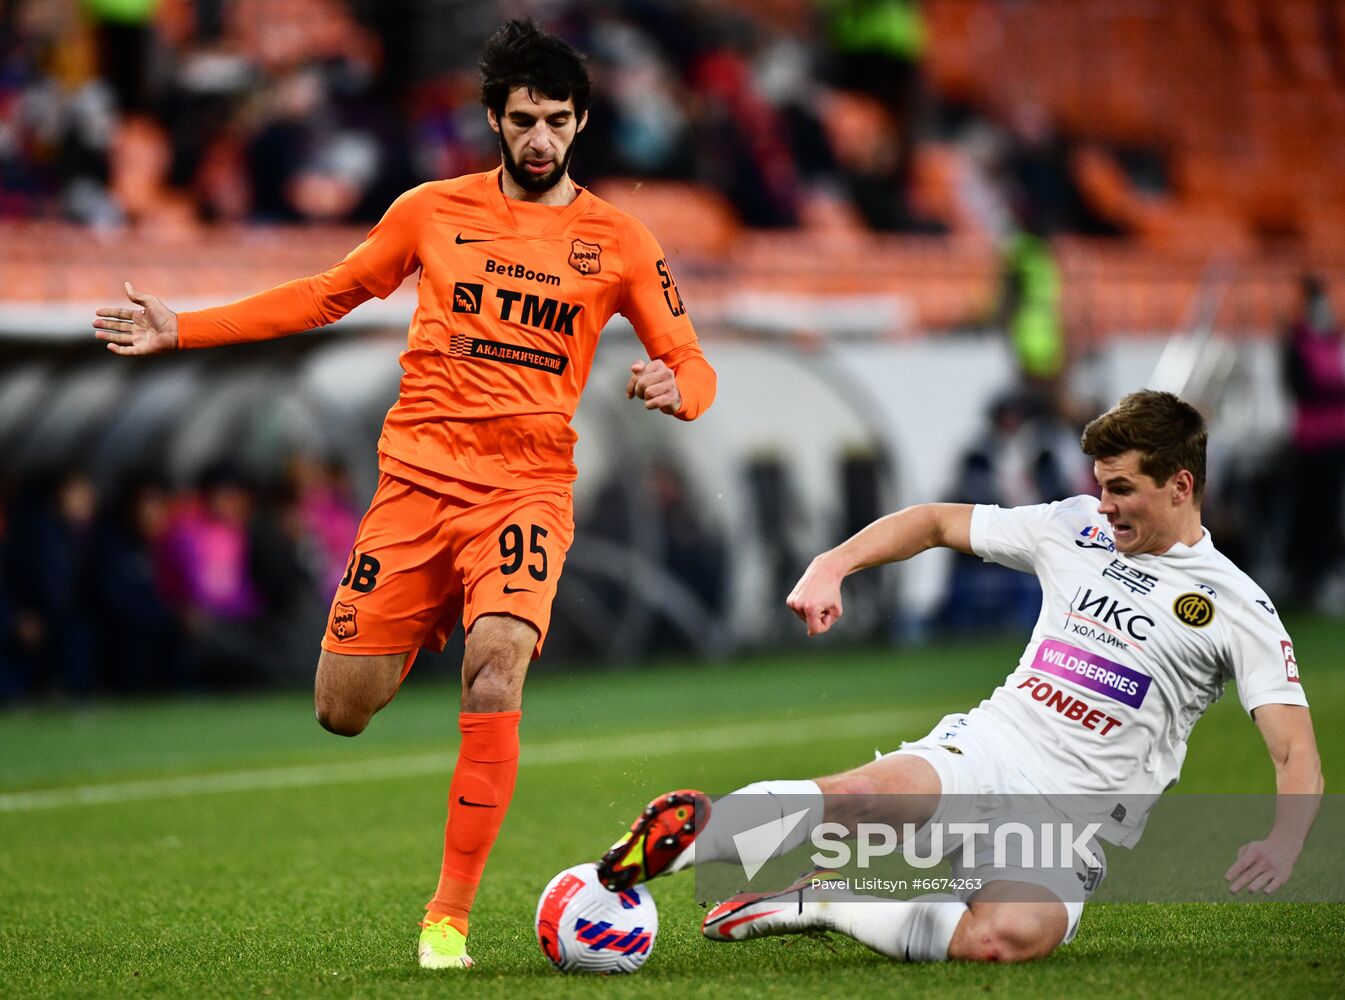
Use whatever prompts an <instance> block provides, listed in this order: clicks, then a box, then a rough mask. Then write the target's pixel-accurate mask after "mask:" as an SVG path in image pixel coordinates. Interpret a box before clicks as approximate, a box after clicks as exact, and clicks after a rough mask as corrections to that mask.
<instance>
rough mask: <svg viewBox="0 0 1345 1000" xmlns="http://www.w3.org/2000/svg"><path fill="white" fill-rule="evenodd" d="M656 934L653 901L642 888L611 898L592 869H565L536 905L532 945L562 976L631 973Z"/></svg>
mask: <svg viewBox="0 0 1345 1000" xmlns="http://www.w3.org/2000/svg"><path fill="white" fill-rule="evenodd" d="M657 934H658V910H657V909H656V908H655V906H654V897H653V896H651V895H649V890H648V889H646V888H645V887H644V886H642V885H637V886H635V887H634V888H633V889H627V890H626V891H625V892H612V891H610V890H608V889H606V888H604V887H603V885H602V883H601V882H599V881H598V866H597V865H595V864H592V863H589V864H582V865H575V866H574V867H573V868H567V869H565V871H563V872H561V873H560V874H559V875H557V876H556V877H555V878H553V879H552V880H551V881H550V882H549V883H548V884H547V887H546V889H544V890H543V891H542V898H541V899H539V900H538V901H537V943H538V944H540V945H541V946H542V953H543V954H544V955H546V957H547V958H548V959H549V960H550V962H551V964H552V965H554V966H555V967H556V968H557V969H559V970H560V971H561V972H634V971H635V970H636V969H638V968H639V967H640V966H642V965H644V963H645V960H646V959H648V958H649V953H650V952H651V951H653V949H654V937H655V936H656V935H657Z"/></svg>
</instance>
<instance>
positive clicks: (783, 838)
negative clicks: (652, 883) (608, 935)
mask: <svg viewBox="0 0 1345 1000" xmlns="http://www.w3.org/2000/svg"><path fill="white" fill-rule="evenodd" d="M748 795H750V796H752V798H751V799H742V798H739V796H748ZM767 796H772V797H773V798H767ZM780 796H785V797H784V798H780ZM823 808H824V803H823V799H822V789H821V788H819V787H818V786H817V782H816V781H806V780H805V781H758V782H756V783H754V784H751V785H747V786H745V787H743V788H740V789H738V790H737V791H736V792H733V793H731V794H730V795H727V796H725V797H724V798H722V799H720V800H719V801H718V802H716V803H715V804H714V807H713V808H712V809H711V810H710V821H709V822H708V823H706V824H705V829H704V830H702V831H701V832H700V834H699V836H697V837H696V839H695V841H694V842H692V844H691V846H690V847H688V848H687V849H686V850H685V851H683V852H682V853H681V854H679V855H678V856H677V859H676V860H675V861H674V862H673V863H672V864H671V865H669V866H668V872H669V874H671V873H672V872H678V871H681V870H682V869H683V868H687V867H689V866H691V865H694V864H699V863H702V862H706V861H732V862H740V863H742V864H744V865H753V864H756V865H760V864H764V863H765V862H767V861H769V860H770V859H771V858H778V857H780V856H782V855H785V854H788V853H789V852H790V851H792V850H793V849H794V848H796V847H798V846H799V845H800V844H802V843H803V842H804V841H805V840H807V839H808V835H809V834H810V833H812V831H813V827H815V826H817V824H819V823H821V822H822V812H823ZM744 831H745V832H744Z"/></svg>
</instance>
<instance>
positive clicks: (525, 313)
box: [495, 288, 584, 337]
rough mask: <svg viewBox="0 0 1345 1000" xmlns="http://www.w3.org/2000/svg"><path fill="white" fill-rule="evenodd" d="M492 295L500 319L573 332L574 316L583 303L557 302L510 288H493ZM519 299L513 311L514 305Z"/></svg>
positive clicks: (543, 328) (566, 334)
mask: <svg viewBox="0 0 1345 1000" xmlns="http://www.w3.org/2000/svg"><path fill="white" fill-rule="evenodd" d="M495 297H496V298H497V299H499V301H500V319H502V320H504V321H505V322H506V323H509V322H514V323H519V324H521V325H523V326H532V327H537V328H539V329H542V330H551V331H553V332H555V333H563V334H565V336H567V337H573V336H574V319H575V317H576V316H578V315H579V314H580V313H581V312H583V310H584V307H583V305H582V304H571V303H569V302H561V301H560V300H558V299H545V298H542V297H541V296H538V295H533V294H531V293H525V292H516V291H514V290H513V289H510V288H497V289H495ZM520 301H521V302H522V305H521V307H520V308H519V309H518V312H517V314H515V312H514V307H515V306H517V305H519V303H520Z"/></svg>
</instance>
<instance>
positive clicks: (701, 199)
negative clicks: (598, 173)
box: [594, 179, 738, 256]
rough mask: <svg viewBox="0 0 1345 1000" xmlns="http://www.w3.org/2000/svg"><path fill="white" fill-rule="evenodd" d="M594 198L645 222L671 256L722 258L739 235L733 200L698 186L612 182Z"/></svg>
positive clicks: (603, 184)
mask: <svg viewBox="0 0 1345 1000" xmlns="http://www.w3.org/2000/svg"><path fill="white" fill-rule="evenodd" d="M594 193H595V194H597V195H598V196H599V197H601V198H605V199H606V200H607V201H610V202H611V203H612V204H613V205H615V206H616V207H617V208H620V209H621V210H623V211H626V212H629V213H631V214H632V215H634V216H635V217H636V218H638V219H640V220H641V221H642V222H644V223H645V225H647V226H648V227H649V228H650V230H651V231H653V232H654V233H655V234H657V236H658V238H659V241H660V242H661V243H662V244H663V249H664V250H666V251H667V252H668V253H669V254H673V255H676V254H684V253H685V254H692V255H696V256H719V255H721V254H723V253H725V252H726V251H727V250H728V249H729V247H731V246H732V245H733V242H734V240H735V239H736V238H737V235H738V222H737V219H736V217H735V216H734V213H733V209H732V207H731V206H730V205H729V203H728V201H727V200H725V198H724V197H723V196H722V195H720V194H719V193H717V192H715V191H712V190H711V189H709V188H705V187H701V186H699V185H696V184H686V183H683V182H680V181H640V180H619V179H610V180H605V181H602V182H601V183H600V184H598V185H595V187H594Z"/></svg>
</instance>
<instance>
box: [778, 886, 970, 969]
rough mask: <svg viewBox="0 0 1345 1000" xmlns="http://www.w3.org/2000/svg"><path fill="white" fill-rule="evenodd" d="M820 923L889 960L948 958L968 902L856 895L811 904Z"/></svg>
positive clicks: (805, 907) (807, 907)
mask: <svg viewBox="0 0 1345 1000" xmlns="http://www.w3.org/2000/svg"><path fill="white" fill-rule="evenodd" d="M809 910H812V911H813V912H812V914H811V916H812V918H813V921H814V926H817V927H826V928H829V929H831V930H835V931H840V932H841V933H842V934H845V935H848V936H849V937H852V938H854V939H855V940H856V941H858V942H859V943H860V944H864V945H868V946H869V947H870V948H872V949H873V950H874V951H877V952H881V953H882V954H884V955H887V956H888V957H889V958H895V959H897V960H898V961H906V962H943V961H947V959H948V945H949V944H950V943H951V942H952V940H953V933H954V932H955V931H956V930H957V925H958V924H959V923H960V922H961V920H962V915H963V914H964V913H966V912H967V904H966V903H964V902H962V901H961V900H960V899H958V898H957V897H956V896H951V895H948V894H947V893H933V894H931V895H928V896H917V897H915V898H914V899H910V900H905V899H862V900H861V899H855V900H836V901H817V902H805V903H804V904H803V912H804V914H805V915H807V914H808V911H809Z"/></svg>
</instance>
